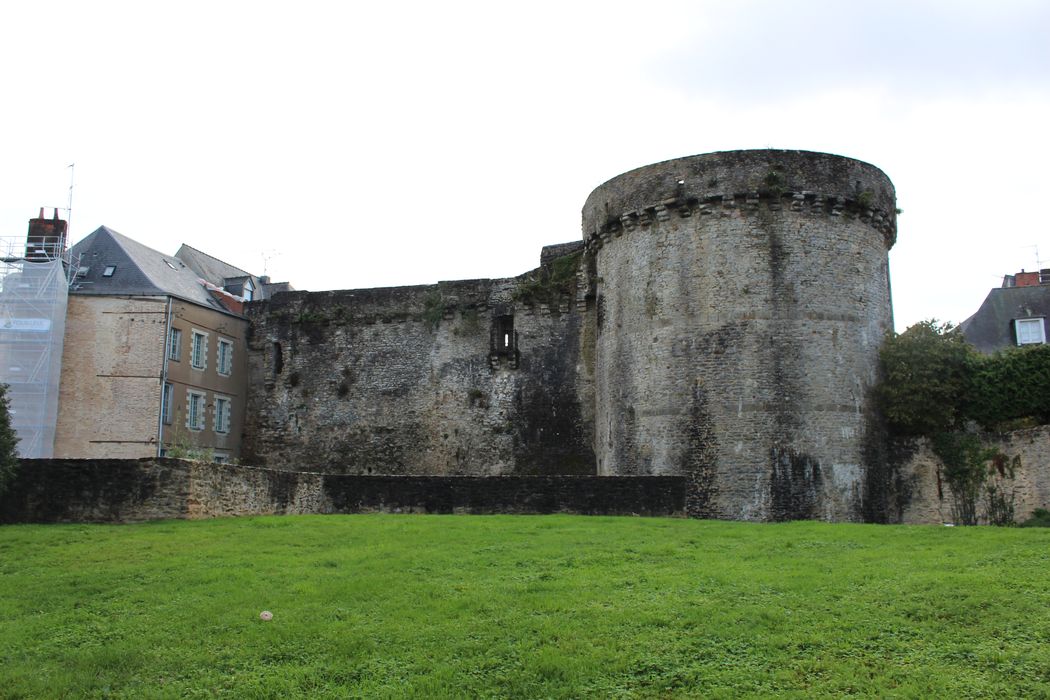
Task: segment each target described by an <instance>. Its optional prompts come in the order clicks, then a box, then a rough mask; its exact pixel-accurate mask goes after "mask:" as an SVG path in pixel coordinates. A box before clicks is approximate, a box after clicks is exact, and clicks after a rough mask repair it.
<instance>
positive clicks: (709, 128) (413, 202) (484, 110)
mask: <svg viewBox="0 0 1050 700" xmlns="http://www.w3.org/2000/svg"><path fill="white" fill-rule="evenodd" d="M1047 37H1050V2H1045V1H1043V0H1028V1H1024V0H1012V1H1011V0H999V2H996V3H990V2H965V1H960V0H955V1H953V2H923V1H922V0H911V1H910V2H897V1H895V0H883V1H880V2H869V3H852V2H849V3H847V2H837V1H815V2H808V1H806V0H795V2H790V3H787V2H773V1H770V2H759V1H750V2H746V1H740V0H732V1H730V0H721V1H719V2H659V1H653V0H649V1H647V2H641V1H639V0H635V1H634V2H631V3H620V2H600V3H598V2H594V3H591V2H588V3H571V2H567V1H566V0H562V1H560V2H556V3H547V2H535V1H534V2H529V3H513V4H511V3H497V2H478V3H461V2H452V1H449V2H425V3H424V2H421V3H397V2H384V3H367V4H366V3H353V4H351V3H348V2H340V3H336V2H331V3H319V2H297V3H295V4H292V3H272V2H252V3H235V2H226V3H224V2H215V1H212V2H206V3H205V2H180V3H164V4H160V3H150V2H143V1H141V0H139V1H137V2H127V3H115V2H108V1H104V0H96V1H94V2H69V3H64V2H47V1H40V0H36V1H34V2H22V3H8V4H6V5H5V7H4V9H3V11H2V12H0V65H2V69H0V95H2V96H3V100H4V108H3V110H2V112H0V114H2V116H0V125H2V128H0V233H2V234H3V235H11V236H18V235H22V234H24V232H25V229H26V223H27V220H28V219H29V218H30V217H32V216H34V215H35V214H36V212H37V210H38V208H39V207H40V206H56V205H57V206H65V205H66V201H67V197H68V188H69V175H70V171H69V169H68V168H67V167H66V166H68V165H69V164H70V163H74V162H75V163H76V169H75V188H74V193H73V211H72V238H73V240H74V241H75V240H79V239H80V238H82V237H83V236H85V235H87V234H88V233H90V232H91V231H93V230H94V229H95V228H97V227H98V226H100V225H102V224H105V225H107V226H109V227H111V228H113V229H115V230H117V231H119V232H121V233H123V234H125V235H128V236H131V237H132V238H135V239H137V240H139V241H141V242H142V243H145V244H146V245H149V246H151V247H153V248H156V249H158V250H161V251H165V252H169V253H174V252H175V250H176V249H177V248H178V246H179V244H180V243H183V242H185V243H188V244H190V245H192V246H194V247H197V248H200V249H203V250H205V251H207V252H210V253H211V254H213V255H215V256H217V257H219V258H222V259H224V260H226V261H227V262H230V263H233V264H235V265H238V266H240V267H243V268H246V269H249V270H251V271H253V272H255V273H257V274H261V273H263V272H264V271H266V272H268V273H269V274H270V275H271V276H272V277H274V278H275V279H279V280H288V281H290V282H292V284H293V285H295V286H296V287H297V288H300V289H310V290H321V289H342V288H353V287H373V286H389V285H402V284H423V283H430V282H436V281H438V280H442V279H461V278H475V277H503V276H512V275H516V274H520V273H522V272H525V271H527V270H529V269H531V268H533V267H535V266H536V265H537V264H538V261H539V254H540V248H541V246H543V245H545V244H549V243H560V242H565V241H569V240H574V239H577V238H579V236H580V209H581V207H582V206H583V202H584V200H585V199H586V197H587V195H588V194H589V193H590V191H591V190H592V189H593V188H594V187H597V186H598V185H599V184H601V183H602V182H604V181H605V180H607V179H609V178H611V177H613V176H615V175H617V174H619V173H621V172H624V171H626V170H630V169H632V168H635V167H638V166H641V165H645V164H648V163H653V162H656V161H660V160H666V159H668V158H675V157H679V156H685V155H691V154H695V153H706V152H710V151H720V150H731V149H739V148H767V147H773V148H791V149H796V148H797V149H806V150H814V151H826V152H831V153H838V154H841V155H846V156H850V157H853V158H858V159H861V160H865V161H868V162H870V163H873V164H874V165H876V166H878V167H880V168H881V169H882V170H883V171H884V172H886V174H887V175H889V177H890V178H891V179H892V180H893V182H894V184H895V185H896V187H897V198H898V206H899V207H901V208H902V209H903V212H904V213H903V214H902V216H901V217H900V225H899V233H898V243H897V246H896V247H895V248H894V250H893V252H892V253H891V256H890V262H891V276H892V280H893V291H894V309H895V315H896V322H897V327H898V329H899V330H903V328H904V327H906V326H907V325H910V324H911V323H914V322H915V321H918V320H921V319H924V318H930V317H936V318H939V319H942V320H951V321H956V322H958V321H961V320H963V319H964V318H966V317H967V316H969V315H970V314H971V313H973V312H974V311H975V310H976V309H977V307H978V306H979V305H980V303H981V301H982V300H983V299H984V296H985V295H986V294H987V292H988V290H989V289H990V288H991V287H994V286H998V284H999V283H1000V282H1001V279H1002V275H1003V274H1005V273H1012V272H1016V271H1019V270H1020V269H1022V268H1024V269H1028V270H1031V269H1035V268H1037V267H1038V266H1039V265H1038V262H1037V260H1038V258H1037V253H1036V250H1037V248H1038V256H1039V257H1041V258H1042V264H1043V266H1044V267H1050V235H1048V224H1047V223H1046V221H1045V219H1044V216H1045V213H1044V211H1043V206H1044V205H1045V203H1046V193H1047V191H1048V190H1050V138H1048V133H1050V77H1048V76H1050V39H1048V38H1047Z"/></svg>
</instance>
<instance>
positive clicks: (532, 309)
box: [243, 262, 594, 476]
mask: <svg viewBox="0 0 1050 700" xmlns="http://www.w3.org/2000/svg"><path fill="white" fill-rule="evenodd" d="M573 265H574V266H575V265H577V263H575V262H573ZM527 281H528V280H527V279H526V278H522V279H505V280H468V281H462V282H443V283H440V284H437V285H430V286H418V287H398V288H389V289H359V290H345V291H337V292H316V293H309V292H293V293H285V294H279V295H277V296H275V297H274V298H273V299H270V300H268V301H264V302H257V303H252V304H250V305H249V310H248V314H249V317H250V319H251V322H252V326H251V329H252V330H251V337H250V340H249V346H248V347H249V357H248V361H249V386H250V387H251V389H250V393H249V400H248V411H247V419H246V426H245V436H244V447H243V454H244V461H247V462H250V463H253V464H259V465H263V466H274V467H277V468H291V469H294V468H296V465H310V468H311V469H317V470H319V471H324V472H330V473H349V474H430V475H479V476H480V475H487V476H494V475H508V474H543V473H550V474H593V473H594V453H593V448H592V442H593V440H592V434H591V433H592V425H593V405H594V401H593V382H592V380H591V371H590V369H589V367H588V365H587V360H588V353H590V352H591V351H590V350H589V349H588V343H589V342H590V343H591V344H593V337H592V336H591V337H590V338H589V337H588V328H589V326H588V322H587V317H586V314H585V313H583V312H581V311H580V310H579V309H578V308H577V306H578V305H580V304H582V302H580V304H578V302H577V299H576V294H577V290H576V287H577V281H576V279H575V277H571V278H570V279H569V281H568V283H567V284H566V285H565V286H564V287H565V288H564V290H560V291H558V293H550V294H548V293H547V291H549V290H541V291H542V292H543V294H541V296H542V297H543V298H542V299H538V298H531V299H521V298H520V296H521V293H520V290H521V288H522V285H523V284H525V283H526V282H527ZM516 297H519V298H517V299H516ZM534 297H535V295H534ZM508 317H512V319H513V330H512V331H509V332H508V335H513V336H514V337H515V338H516V340H517V347H516V353H512V354H510V355H508V356H502V357H501V356H496V357H494V356H493V355H492V354H491V350H492V345H493V342H494V337H493V336H494V333H496V332H497V331H498V330H499V329H497V328H495V326H496V325H498V323H499V319H501V318H504V319H505V318H508ZM501 337H502V336H501Z"/></svg>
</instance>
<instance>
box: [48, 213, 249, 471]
mask: <svg viewBox="0 0 1050 700" xmlns="http://www.w3.org/2000/svg"><path fill="white" fill-rule="evenodd" d="M72 252H73V259H75V260H78V261H79V267H78V270H77V272H76V275H75V278H74V281H73V285H72V288H71V290H70V294H69V301H68V310H67V315H66V332H65V343H64V348H63V354H62V370H61V388H60V393H59V410H58V418H57V425H56V436H55V451H54V452H55V456H56V457H77V458H87V457H92V458H96V457H153V456H163V455H164V454H166V453H168V452H171V451H172V450H173V448H177V449H175V451H176V452H178V451H186V450H199V451H202V452H204V453H205V454H209V455H211V456H213V457H214V458H215V459H216V460H217V461H226V460H230V459H233V458H236V457H238V456H239V455H240V441H241V433H242V426H243V422H244V410H245V403H246V394H247V371H246V368H247V363H246V353H245V350H246V345H245V336H246V333H247V327H248V322H247V320H246V319H245V318H244V317H243V315H242V314H241V313H240V312H241V310H242V307H243V302H242V300H241V299H240V298H239V297H236V296H234V295H232V294H230V293H229V292H226V291H224V290H223V289H222V288H221V287H219V286H217V285H215V284H212V283H210V282H208V281H207V280H204V279H202V278H201V277H200V276H199V275H198V273H197V272H196V271H194V270H192V269H191V268H190V267H189V266H188V265H187V264H186V263H185V262H184V261H182V260H181V259H180V258H178V257H176V256H171V255H164V254H163V253H160V252H158V251H155V250H152V249H150V248H148V247H146V246H144V245H142V244H140V243H138V242H136V241H134V240H132V239H130V238H128V237H126V236H123V235H121V234H119V233H117V232H115V231H113V230H111V229H108V228H106V227H104V226H103V227H101V228H99V229H98V230H96V231H95V232H93V233H92V234H90V235H89V236H87V237H86V238H85V239H84V240H82V241H81V242H80V243H78V244H77V245H75V246H74V247H73V250H72Z"/></svg>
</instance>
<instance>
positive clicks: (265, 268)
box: [259, 250, 277, 277]
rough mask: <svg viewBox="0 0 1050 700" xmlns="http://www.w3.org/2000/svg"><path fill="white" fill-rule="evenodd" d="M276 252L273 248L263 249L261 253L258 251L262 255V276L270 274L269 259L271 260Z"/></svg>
mask: <svg viewBox="0 0 1050 700" xmlns="http://www.w3.org/2000/svg"><path fill="white" fill-rule="evenodd" d="M276 254H277V251H275V250H264V251H262V252H261V253H259V255H260V256H261V257H262V260H263V271H262V276H263V277H265V276H267V275H268V274H270V273H269V267H270V260H272V259H273V256H274V255H276Z"/></svg>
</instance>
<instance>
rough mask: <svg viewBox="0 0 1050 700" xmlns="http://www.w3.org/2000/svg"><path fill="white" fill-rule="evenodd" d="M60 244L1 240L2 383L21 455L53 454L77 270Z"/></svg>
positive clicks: (23, 238) (46, 456)
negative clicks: (72, 285)
mask: <svg viewBox="0 0 1050 700" xmlns="http://www.w3.org/2000/svg"><path fill="white" fill-rule="evenodd" d="M63 248H64V245H61V246H53V247H44V246H39V245H36V243H35V242H33V241H32V240H31V239H30V240H29V241H27V239H26V237H25V236H21V237H17V238H0V382H3V383H5V384H7V386H8V389H7V397H8V399H9V400H10V408H11V425H12V427H13V428H14V429H15V431H16V432H17V433H18V440H19V441H18V454H19V456H20V457H28V458H49V457H52V456H53V454H54V445H55V424H56V422H57V419H58V389H59V380H60V375H61V373H62V346H63V340H64V336H65V327H66V299H67V295H68V291H69V285H70V283H71V281H72V280H73V278H74V277H75V276H76V272H77V267H76V265H77V263H76V261H74V260H72V259H71V257H70V254H69V252H68V251H66V250H63Z"/></svg>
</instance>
